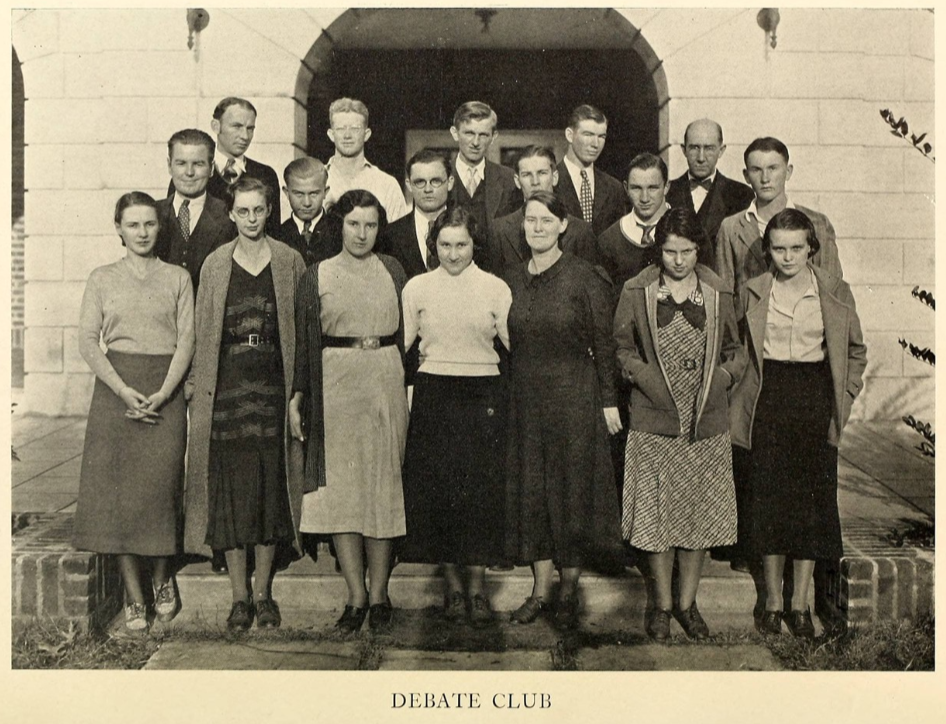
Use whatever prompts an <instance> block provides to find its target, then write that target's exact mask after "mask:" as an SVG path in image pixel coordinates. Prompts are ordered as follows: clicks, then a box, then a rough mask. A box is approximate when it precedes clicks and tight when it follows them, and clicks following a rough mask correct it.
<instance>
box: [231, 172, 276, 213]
mask: <svg viewBox="0 0 946 724" xmlns="http://www.w3.org/2000/svg"><path fill="white" fill-rule="evenodd" d="M252 191H259V192H260V193H262V194H263V198H264V199H266V205H267V206H269V207H270V211H272V205H273V190H272V189H271V188H270V187H269V186H268V185H267V184H265V183H263V182H262V181H260V180H259V179H258V178H254V177H253V176H247V175H246V174H243V175H242V176H240V178H238V179H237V180H236V183H234V184H233V186H231V187H230V189H229V193H228V194H227V206H228V207H229V209H230V211H233V203H234V202H235V201H236V195H237V194H240V193H244V194H245V193H250V192H252Z"/></svg>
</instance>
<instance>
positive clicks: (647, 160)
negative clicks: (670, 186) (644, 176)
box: [624, 153, 670, 185]
mask: <svg viewBox="0 0 946 724" xmlns="http://www.w3.org/2000/svg"><path fill="white" fill-rule="evenodd" d="M635 168H638V169H640V170H642V171H646V170H648V169H651V168H656V169H658V170H659V171H660V176H661V177H662V178H663V180H664V185H666V184H667V182H668V181H669V180H670V172H669V171H668V170H667V164H665V163H664V160H663V159H662V158H661V157H660V156H656V155H654V154H653V153H639V154H637V155H636V156H634V158H632V159H631V162H630V163H629V164H628V165H627V172H626V173H625V174H624V180H625V181H626V180H627V179H628V178H630V176H631V171H633V170H634V169H635Z"/></svg>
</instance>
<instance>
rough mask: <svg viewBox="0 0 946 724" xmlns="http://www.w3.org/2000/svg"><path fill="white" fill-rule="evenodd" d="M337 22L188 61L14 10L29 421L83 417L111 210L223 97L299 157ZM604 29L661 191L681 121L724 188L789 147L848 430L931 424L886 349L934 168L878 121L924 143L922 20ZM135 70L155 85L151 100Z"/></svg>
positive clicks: (816, 13) (916, 331) (649, 20)
mask: <svg viewBox="0 0 946 724" xmlns="http://www.w3.org/2000/svg"><path fill="white" fill-rule="evenodd" d="M341 12H342V11H338V10H311V11H306V10H301V9H272V10H269V9H267V10H223V9H214V10H212V11H211V21H210V25H209V26H208V28H207V30H206V31H204V32H203V33H202V34H201V37H200V39H199V42H198V46H197V50H196V51H189V50H188V49H187V47H186V40H187V28H186V24H185V22H184V16H185V13H184V11H183V10H124V11H117V10H115V11H113V10H31V11H23V10H18V11H14V13H13V43H14V46H15V48H16V52H17V54H18V57H19V59H20V61H21V63H22V70H23V75H24V85H25V89H26V97H27V101H26V143H27V149H26V151H27V153H26V188H27V189H28V193H27V204H26V229H27V230H28V237H27V241H26V252H25V266H26V327H27V332H26V345H27V349H26V362H25V365H26V372H27V377H26V396H25V406H26V408H27V409H28V410H30V411H34V412H42V413H49V414H62V413H70V414H83V413H85V412H86V410H87V408H88V400H89V397H90V394H91V378H90V375H89V373H88V370H87V368H86V367H85V365H84V363H83V362H82V360H81V359H80V358H79V356H78V354H77V351H76V344H75V324H76V318H77V315H78V305H79V300H80V298H81V294H82V289H83V286H84V282H85V279H86V278H87V276H88V274H89V272H90V271H91V270H92V269H93V268H94V267H96V266H98V265H100V264H104V263H108V262H110V261H114V260H115V259H117V258H119V257H120V256H121V254H122V249H121V246H120V245H119V243H118V240H117V239H116V238H115V234H114V230H113V229H112V226H111V221H110V219H111V213H112V205H113V204H114V201H115V199H116V198H117V196H118V195H119V193H121V192H123V191H126V190H128V189H129V188H132V187H135V188H140V189H142V190H145V191H149V192H151V193H154V194H158V195H160V194H161V193H162V191H163V189H164V188H166V185H165V180H166V178H167V173H166V169H165V161H164V158H165V150H164V147H163V144H164V143H165V141H166V139H167V137H168V136H169V135H170V133H171V132H172V131H174V130H176V129H178V128H181V127H185V126H196V127H200V128H204V129H205V130H210V129H209V119H210V114H211V110H212V108H213V106H214V105H215V104H216V102H217V101H218V100H219V98H220V97H222V96H224V95H242V96H245V97H248V98H251V99H252V100H253V102H254V103H255V104H256V105H257V107H258V108H259V111H260V116H259V125H258V128H257V133H256V138H255V140H254V144H253V156H254V158H257V159H258V160H261V161H263V162H265V163H268V164H270V165H272V166H273V167H275V168H282V167H283V166H284V165H285V164H286V163H287V162H288V161H289V160H291V159H292V158H293V156H294V155H295V154H296V153H297V152H299V150H300V149H302V148H304V147H305V139H306V122H307V119H306V115H305V101H306V97H305V96H306V93H307V92H308V84H309V81H310V80H311V78H312V75H313V72H315V71H317V70H318V68H315V67H312V66H311V65H310V64H308V63H303V60H304V59H305V58H306V54H307V53H308V51H309V49H310V48H311V47H312V44H313V43H314V42H315V40H316V39H317V38H318V37H319V36H320V34H321V33H322V30H323V29H324V28H328V27H329V25H331V23H332V22H334V21H335V20H336V19H338V17H339V15H340V13H341ZM619 12H621V13H622V14H623V15H624V16H625V17H626V18H627V19H628V20H629V22H630V23H632V24H633V25H634V26H635V27H636V28H638V29H640V30H641V33H642V36H643V37H644V38H645V39H646V41H647V43H649V45H650V46H651V48H652V49H653V51H654V52H655V54H656V57H657V58H659V59H660V62H661V63H662V68H663V72H664V74H665V76H666V79H667V83H668V89H669V95H670V98H671V100H670V102H669V105H668V109H667V110H666V112H663V113H662V115H663V116H665V117H667V118H668V119H669V121H668V128H667V129H666V135H667V137H668V139H669V142H670V144H671V145H670V146H669V147H667V148H666V149H663V151H664V153H665V155H666V157H667V159H668V161H669V163H670V167H671V171H672V173H673V174H674V175H677V174H679V173H682V171H683V170H684V167H685V164H684V160H683V156H682V153H681V152H680V150H679V146H678V144H679V143H680V142H681V141H682V136H683V130H684V128H685V126H686V124H687V122H688V121H690V120H692V119H693V118H695V117H699V116H704V115H709V116H711V117H713V118H715V119H717V120H718V121H720V122H721V123H722V124H723V127H724V129H725V132H726V142H727V144H728V147H729V148H728V152H727V153H726V155H725V156H724V157H723V159H722V161H721V164H720V169H721V171H722V172H723V173H725V174H726V175H729V176H731V177H735V178H741V170H742V150H743V149H744V148H745V146H746V144H747V143H749V142H750V141H751V140H752V139H753V138H754V137H756V136H760V135H776V136H778V137H780V138H782V139H783V140H784V141H785V142H786V143H787V144H788V145H789V147H790V149H791V151H792V156H793V158H792V161H793V163H794V165H795V174H794V176H793V178H792V180H791V181H790V183H789V192H790V195H791V198H792V199H793V200H795V201H796V202H798V203H802V204H806V205H810V206H812V207H814V208H816V209H819V210H821V211H823V212H824V213H826V214H828V216H829V217H830V218H831V220H832V221H833V223H834V226H835V228H836V229H837V232H838V239H839V248H840V254H841V258H842V262H843V264H844V267H845V276H846V278H847V279H848V280H849V281H850V282H851V284H852V286H853V287H854V294H855V298H856V300H857V303H858V306H859V309H860V312H861V317H862V320H863V322H864V332H865V337H866V341H867V344H868V346H869V366H868V369H867V386H866V389H865V392H864V394H863V395H862V396H861V397H860V398H859V400H858V402H857V405H856V406H855V409H854V413H853V415H854V417H855V418H857V417H866V418H873V419H885V418H886V419H893V418H897V417H899V416H900V415H902V414H905V413H907V412H909V413H912V414H916V415H919V416H925V417H929V416H930V415H931V414H932V412H933V400H934V394H933V393H934V385H933V375H932V370H931V368H929V367H928V366H926V365H924V364H922V363H919V362H916V361H915V360H913V359H912V358H910V357H909V356H905V355H904V353H903V352H902V350H901V349H900V347H899V345H898V343H897V338H898V337H899V336H901V335H904V336H907V337H908V338H909V339H910V340H911V341H913V342H914V343H916V344H920V345H927V344H929V345H932V343H933V315H932V313H930V312H929V310H927V309H925V308H924V307H923V306H921V305H919V304H918V303H917V302H916V301H915V300H913V299H912V298H911V297H910V289H911V288H912V287H913V286H914V285H921V286H923V287H924V288H927V289H930V290H933V282H934V279H933V256H934V255H933V238H934V225H933V218H934V211H933V203H932V200H933V193H934V181H933V168H932V164H930V163H929V162H928V161H926V160H924V159H923V158H922V157H920V155H919V154H918V153H916V151H914V150H913V149H912V148H909V147H908V146H906V145H905V144H904V143H903V142H902V141H899V140H898V139H896V138H893V137H892V136H891V135H890V134H889V133H888V132H887V130H886V127H885V126H884V124H883V123H882V121H881V119H880V116H879V110H880V109H881V108H890V109H891V110H892V111H893V112H894V113H897V114H898V115H904V116H907V117H908V118H909V120H910V122H911V125H912V127H913V128H916V129H922V130H926V131H929V132H930V133H932V131H933V108H934V98H933V85H932V77H933V16H932V14H931V13H928V12H926V11H923V10H913V9H911V10H820V9H783V10H782V11H781V24H780V25H779V28H778V47H777V48H776V49H774V50H772V49H771V48H767V47H766V45H765V38H764V35H763V33H762V31H761V30H760V29H759V27H758V26H757V24H756V20H755V13H756V10H743V9H720V10H708V9H701V10H685V9H664V10H648V9H626V10H620V11H619ZM497 22H498V21H497ZM420 32H423V30H421V31H420ZM143 38H146V39H147V41H146V42H147V46H143V45H142V39H143ZM335 41H336V42H343V41H344V38H335ZM247 57H252V58H253V59H254V62H252V63H247V62H245V61H246V58H247ZM707 59H710V60H711V62H707ZM141 68H148V69H152V70H153V72H149V73H148V74H147V78H148V83H147V85H143V84H142V83H141V81H140V78H141V77H142V73H141V72H140V69H141ZM237 68H238V69H239V72H236V71H235V70H234V69H237ZM63 119H68V122H64V121H63ZM930 140H931V141H932V142H933V143H934V145H935V138H933V137H932V136H930ZM50 208H56V209H57V213H55V214H50V213H48V212H47V211H48V209H50Z"/></svg>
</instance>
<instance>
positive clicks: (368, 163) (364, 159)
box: [325, 153, 374, 169]
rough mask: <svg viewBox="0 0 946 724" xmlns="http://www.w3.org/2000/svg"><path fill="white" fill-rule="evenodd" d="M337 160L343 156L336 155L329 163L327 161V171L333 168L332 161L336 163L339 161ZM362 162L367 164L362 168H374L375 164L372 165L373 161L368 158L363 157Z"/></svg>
mask: <svg viewBox="0 0 946 724" xmlns="http://www.w3.org/2000/svg"><path fill="white" fill-rule="evenodd" d="M337 158H341V156H339V155H338V154H337V153H336V154H334V155H333V156H332V157H331V158H330V159H329V160H328V161H326V163H325V168H327V169H330V168H332V161H334V160H335V159H337ZM362 160H363V161H364V162H365V165H364V166H362V168H374V164H373V163H371V161H369V160H368V159H367V158H364V157H362Z"/></svg>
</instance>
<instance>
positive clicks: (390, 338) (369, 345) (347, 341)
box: [322, 334, 396, 349]
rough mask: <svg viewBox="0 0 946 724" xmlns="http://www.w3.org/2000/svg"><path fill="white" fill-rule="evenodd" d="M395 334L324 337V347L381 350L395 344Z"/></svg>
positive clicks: (324, 335) (325, 335)
mask: <svg viewBox="0 0 946 724" xmlns="http://www.w3.org/2000/svg"><path fill="white" fill-rule="evenodd" d="M395 339H396V337H395V336H394V335H393V334H389V335H386V336H384V337H330V336H329V335H327V334H323V335H322V347H350V348H352V349H380V348H381V347H390V346H391V345H392V344H395Z"/></svg>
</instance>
